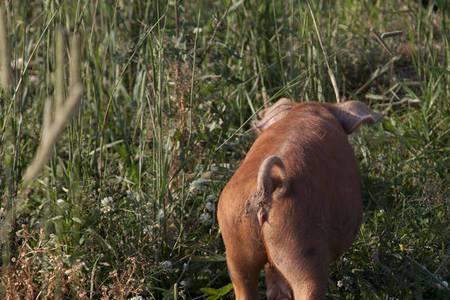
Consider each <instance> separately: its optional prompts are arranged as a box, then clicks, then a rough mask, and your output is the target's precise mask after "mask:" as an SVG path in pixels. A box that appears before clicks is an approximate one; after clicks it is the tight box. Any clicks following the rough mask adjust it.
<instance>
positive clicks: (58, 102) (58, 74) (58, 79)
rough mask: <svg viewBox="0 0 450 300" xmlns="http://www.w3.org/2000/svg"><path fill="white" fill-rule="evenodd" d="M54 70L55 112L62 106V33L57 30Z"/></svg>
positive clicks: (60, 30)
mask: <svg viewBox="0 0 450 300" xmlns="http://www.w3.org/2000/svg"><path fill="white" fill-rule="evenodd" d="M55 56H56V65H55V67H56V70H55V112H57V111H59V110H60V109H61V107H62V106H63V104H64V65H65V59H64V31H63V30H62V28H58V30H57V31H56V42H55Z"/></svg>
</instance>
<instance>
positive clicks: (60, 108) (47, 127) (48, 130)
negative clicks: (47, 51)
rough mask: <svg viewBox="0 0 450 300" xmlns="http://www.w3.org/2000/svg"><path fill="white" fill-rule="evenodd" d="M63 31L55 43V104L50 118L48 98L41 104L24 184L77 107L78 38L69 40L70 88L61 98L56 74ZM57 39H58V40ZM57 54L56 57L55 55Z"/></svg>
mask: <svg viewBox="0 0 450 300" xmlns="http://www.w3.org/2000/svg"><path fill="white" fill-rule="evenodd" d="M63 38H64V37H63V33H62V31H61V30H59V31H58V37H57V42H56V44H57V46H56V56H57V58H56V62H57V64H59V65H57V66H56V70H57V71H56V74H55V75H56V77H55V102H56V103H55V106H54V116H53V118H52V105H51V100H50V99H49V100H47V102H46V103H45V107H44V118H43V122H42V123H43V124H42V125H43V126H42V134H41V141H40V144H39V147H38V149H37V151H36V155H35V157H34V159H33V161H32V163H31V164H30V165H29V166H28V168H27V170H26V171H25V175H24V176H23V181H24V183H28V182H30V181H31V180H33V179H34V178H36V176H37V175H38V174H39V172H40V171H41V170H42V168H43V167H44V166H45V164H46V163H47V162H48V160H49V159H50V157H51V156H52V154H53V146H54V145H55V143H56V142H57V140H58V138H59V137H60V136H61V134H62V132H63V130H64V128H65V127H66V126H67V124H68V123H69V121H70V119H71V117H72V115H73V114H74V113H75V112H76V111H77V110H78V107H79V106H80V103H81V97H82V95H83V86H82V84H81V75H80V64H81V63H80V42H79V37H76V36H75V37H74V38H73V39H72V42H71V49H70V53H71V55H72V56H71V61H70V88H69V95H68V97H67V99H66V100H65V101H64V79H63V76H58V73H59V74H60V75H61V74H63V73H64V66H61V63H63V62H64V58H63V57H61V56H64V43H63ZM58 40H59V42H58ZM58 56H59V57H58Z"/></svg>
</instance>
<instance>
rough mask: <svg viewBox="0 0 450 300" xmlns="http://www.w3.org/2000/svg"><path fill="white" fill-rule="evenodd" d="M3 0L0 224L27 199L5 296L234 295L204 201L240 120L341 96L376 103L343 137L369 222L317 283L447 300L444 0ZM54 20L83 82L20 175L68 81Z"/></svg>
mask: <svg viewBox="0 0 450 300" xmlns="http://www.w3.org/2000/svg"><path fill="white" fill-rule="evenodd" d="M3 5H4V6H3V7H4V9H5V11H6V20H7V28H8V31H7V41H8V42H7V43H8V45H7V46H8V47H7V50H9V57H10V60H11V69H12V70H11V74H13V76H11V88H10V91H9V92H6V93H5V92H4V93H2V95H1V98H0V191H1V195H2V204H1V213H0V220H1V222H2V223H4V222H5V220H4V216H5V213H6V212H8V211H9V210H10V208H11V207H12V203H14V201H17V199H18V195H20V196H21V197H23V199H24V200H25V207H24V210H23V211H21V212H20V213H19V214H18V215H17V217H16V219H15V220H12V224H13V225H14V226H13V227H12V228H11V229H10V230H8V231H10V232H11V233H12V234H11V236H10V237H11V238H10V239H8V240H2V248H5V249H6V248H7V249H11V250H12V252H11V255H8V256H5V260H4V261H3V263H2V266H3V268H2V274H1V285H0V286H1V292H2V294H3V295H5V297H7V298H8V297H9V298H11V299H13V298H14V297H16V296H17V297H19V298H27V297H28V298H30V299H31V298H36V297H38V295H39V297H44V298H45V297H46V298H49V299H51V298H54V297H67V298H81V299H98V298H102V299H108V298H110V299H127V298H129V297H133V296H139V295H140V296H142V297H144V298H145V299H192V298H195V297H201V296H202V295H209V296H210V297H211V299H218V298H221V297H225V298H226V297H231V294H232V292H231V291H230V286H229V285H228V284H229V277H228V275H227V270H226V264H225V260H224V249H223V245H222V242H221V238H220V233H219V232H218V228H217V225H216V220H215V212H214V211H215V203H216V200H217V197H218V195H219V193H220V190H221V189H222V188H223V186H224V184H225V182H226V181H227V179H228V178H229V177H230V176H231V174H232V173H233V170H235V168H236V167H237V166H238V164H239V161H240V160H241V159H242V158H243V156H244V155H245V152H246V150H247V149H248V148H249V146H250V144H251V143H252V141H253V140H254V136H253V134H252V133H250V132H249V128H250V126H249V123H250V122H249V121H250V120H251V117H252V116H253V115H254V113H255V112H256V111H257V110H259V109H260V108H261V107H263V106H264V105H269V104H270V102H271V101H273V100H275V99H277V98H278V97H281V96H286V97H291V98H294V99H298V100H299V101H303V100H318V101H335V99H336V96H338V97H340V98H341V100H343V99H349V98H353V99H357V100H361V101H365V102H367V103H369V104H370V105H371V106H372V107H374V108H375V109H378V110H380V111H383V112H384V113H385V114H386V118H385V120H384V122H383V124H382V125H379V126H377V127H375V128H370V129H364V130H362V131H361V132H360V134H358V135H355V136H354V137H352V138H351V141H352V143H353V145H354V147H355V152H356V154H357V156H358V158H359V161H360V167H361V174H362V178H363V187H364V188H363V191H364V194H363V196H364V205H365V217H364V219H365V220H364V225H363V227H362V229H361V232H360V235H359V238H358V240H357V241H356V242H355V244H354V246H353V247H352V248H351V250H350V251H349V252H348V253H347V254H346V255H345V256H344V257H343V258H342V259H341V260H339V262H337V263H336V264H334V265H333V266H332V273H331V277H330V281H329V292H328V298H330V299H335V298H336V299H411V298H415V299H447V298H448V296H449V294H450V290H449V288H448V281H449V280H450V278H449V274H450V272H449V268H450V265H449V259H450V252H449V251H450V250H449V249H450V240H449V238H448V237H449V235H450V234H449V233H450V232H449V231H450V224H449V221H448V220H450V211H449V204H450V203H449V197H448V195H449V189H448V187H449V186H450V185H449V184H450V174H449V169H450V168H449V166H450V163H449V157H450V156H449V152H450V149H449V147H448V145H449V144H450V143H449V142H450V140H449V133H450V125H449V124H450V104H449V103H450V101H449V96H448V95H449V94H448V92H449V85H448V80H449V78H448V77H449V73H448V65H449V59H448V58H449V50H448V49H449V47H448V46H449V41H448V34H447V32H448V28H449V19H448V16H447V14H448V9H449V8H448V7H446V6H445V5H446V3H445V2H442V3H438V5H437V7H438V10H437V11H436V12H434V11H433V9H432V8H431V7H429V8H423V7H422V6H420V5H419V3H417V2H416V1H406V0H405V1H403V0H398V1H376V2H375V1H356V0H345V1H336V2H333V1H310V3H309V6H308V5H307V3H306V2H305V3H304V4H303V3H300V2H298V1H293V0H292V1H286V2H281V1H254V0H251V1H245V2H244V1H216V2H209V1H201V2H195V1H191V2H189V1H169V2H167V1H132V2H126V1H120V0H117V1H56V0H50V1H45V2H40V1H31V2H30V3H28V4H27V5H23V3H20V1H17V2H16V1H10V2H8V3H7V4H3ZM59 30H63V31H65V32H67V33H72V32H75V33H78V35H77V37H74V39H79V43H80V45H81V51H80V52H79V53H78V52H74V51H73V50H71V51H69V52H67V51H65V53H64V55H63V56H62V57H65V58H66V61H67V62H69V64H70V63H71V62H73V61H78V60H79V61H80V62H81V63H80V64H76V65H75V67H79V72H80V73H81V75H80V77H81V81H82V85H83V87H84V93H83V96H82V98H81V106H80V109H79V111H78V112H77V113H76V114H75V115H74V117H73V120H72V121H71V122H70V124H69V125H68V127H67V128H66V130H65V131H64V132H63V133H62V134H61V136H60V138H59V140H58V142H57V143H56V146H55V147H54V148H53V147H52V149H51V150H52V152H53V153H54V155H52V156H51V158H50V161H49V163H48V164H47V165H46V166H45V167H44V169H43V170H42V172H41V173H39V175H38V176H37V178H36V179H35V180H34V181H32V182H31V183H30V185H28V186H26V187H25V186H23V185H21V182H22V178H23V176H24V174H25V171H26V167H27V166H28V165H29V164H30V163H31V162H32V159H33V155H34V153H36V151H38V148H39V143H40V131H41V123H42V117H41V116H42V115H43V112H44V111H45V110H46V109H45V103H46V102H47V99H52V97H53V96H54V95H55V96H57V98H58V99H60V98H61V99H64V98H65V96H66V95H68V97H69V98H70V92H69V90H71V87H73V85H74V82H75V81H73V78H78V77H77V76H73V75H72V72H68V69H67V68H64V69H61V68H58V66H61V65H62V64H63V63H62V60H61V61H57V60H55V54H56V52H55V51H56V50H55V44H58V45H59V46H58V47H57V48H59V49H68V48H69V47H67V44H72V43H74V44H76V43H77V42H68V41H67V40H65V39H59V40H58V42H57V36H58V32H60V31H59ZM398 30H400V31H402V34H401V35H396V34H394V35H391V36H390V35H389V34H388V35H383V33H386V32H392V31H398ZM68 36H69V35H68ZM1 41H2V36H1V30H0V42H1ZM74 49H76V47H75V48H74ZM1 53H4V52H2V51H0V54H1ZM2 57H3V55H0V59H1V58H2ZM1 61H3V60H1ZM0 66H3V65H2V64H1V63H0ZM72 69H73V67H72ZM73 72H74V74H76V73H77V72H78V71H76V70H75V71H73ZM69 73H71V74H69ZM330 74H332V75H330ZM333 77H334V78H335V82H333V80H331V79H330V78H333ZM58 81H59V82H61V83H62V84H63V86H64V87H68V90H66V89H65V88H63V89H61V88H58V87H57V85H56V84H55V82H58ZM2 82H3V81H2ZM2 86H4V85H2ZM336 89H337V91H335V90H336ZM58 95H59V96H58ZM57 103H59V102H57ZM56 106H57V105H56ZM55 117H56V116H55ZM66 119H67V118H66ZM299 130H301V129H299ZM8 241H9V242H10V244H9V245H7V242H8ZM222 287H223V288H222ZM221 288H222V289H221ZM214 297H215V298H214Z"/></svg>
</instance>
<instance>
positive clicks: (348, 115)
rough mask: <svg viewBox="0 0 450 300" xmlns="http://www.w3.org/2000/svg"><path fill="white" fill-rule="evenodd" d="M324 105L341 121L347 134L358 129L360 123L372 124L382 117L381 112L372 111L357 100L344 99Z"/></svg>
mask: <svg viewBox="0 0 450 300" xmlns="http://www.w3.org/2000/svg"><path fill="white" fill-rule="evenodd" d="M325 106H326V107H327V108H328V110H329V111H330V112H331V113H332V114H333V115H334V117H335V118H336V119H337V120H338V121H339V123H341V126H342V128H344V131H345V132H346V133H347V134H350V133H352V132H353V131H355V130H356V129H358V127H359V126H360V125H361V124H374V123H376V122H378V121H379V120H381V119H382V118H383V115H382V114H381V113H378V112H375V111H373V110H372V109H370V107H368V106H367V105H366V104H365V103H362V102H359V101H346V102H342V103H338V104H326V105H325Z"/></svg>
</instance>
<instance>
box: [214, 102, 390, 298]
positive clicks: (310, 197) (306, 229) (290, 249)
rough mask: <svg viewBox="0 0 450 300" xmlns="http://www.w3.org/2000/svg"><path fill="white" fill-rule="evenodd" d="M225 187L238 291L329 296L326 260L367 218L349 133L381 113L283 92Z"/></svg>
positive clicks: (226, 234)
mask: <svg viewBox="0 0 450 300" xmlns="http://www.w3.org/2000/svg"><path fill="white" fill-rule="evenodd" d="M260 117H261V118H262V119H261V120H260V121H258V122H255V123H254V124H253V126H254V128H255V130H256V131H257V133H258V134H259V136H258V137H257V139H256V141H255V142H254V144H253V145H252V147H251V148H250V150H249V151H248V153H247V155H246V157H245V159H244V160H243V161H242V163H241V164H240V166H239V168H238V169H237V171H236V172H235V173H234V175H233V176H232V178H231V179H230V180H229V181H228V183H227V184H226V186H225V188H224V189H223V191H222V193H221V195H220V198H219V202H218V209H217V219H218V223H219V228H220V232H221V234H222V238H223V241H224V245H225V250H226V261H227V266H228V271H229V274H230V277H231V281H232V283H233V288H234V293H235V296H236V299H238V300H244V299H252V300H253V299H259V291H258V277H259V273H260V270H261V269H263V268H264V271H265V276H266V286H267V291H266V295H267V298H268V299H271V300H272V299H295V300H303V299H305V300H306V299H324V297H325V293H326V290H327V282H328V268H329V264H330V262H331V261H333V260H336V259H337V258H338V257H339V256H341V255H342V254H343V253H344V252H345V251H346V250H347V249H348V248H349V247H350V246H351V244H352V242H353V240H354V239H355V237H356V235H357V233H358V231H359V227H360V225H361V221H362V213H363V208H362V201H361V190H360V176H359V170H358V165H357V162H356V158H355V155H354V153H353V149H352V147H351V145H350V143H349V141H348V138H347V135H349V134H351V133H352V132H354V131H355V130H356V129H357V128H358V127H359V126H360V125H361V124H374V123H376V122H377V121H379V120H380V119H381V118H382V114H380V113H377V112H374V111H372V110H371V109H370V108H369V107H368V106H367V105H366V104H364V103H362V102H359V101H346V102H342V103H337V104H331V103H318V102H304V103H295V102H292V101H290V100H289V99H286V98H283V99H280V100H279V101H278V102H277V103H276V104H274V105H273V106H272V107H269V108H267V109H265V110H264V111H263V112H262V113H260Z"/></svg>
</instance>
